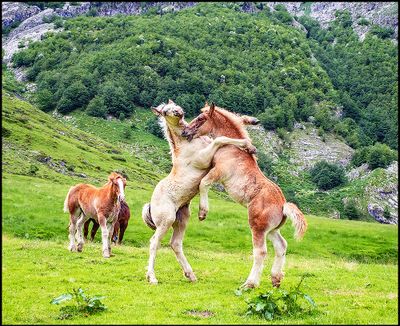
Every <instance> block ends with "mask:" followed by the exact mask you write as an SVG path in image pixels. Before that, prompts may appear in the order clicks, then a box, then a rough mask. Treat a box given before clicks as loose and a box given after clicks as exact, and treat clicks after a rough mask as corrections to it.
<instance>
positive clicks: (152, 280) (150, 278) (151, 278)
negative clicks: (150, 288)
mask: <svg viewBox="0 0 400 326" xmlns="http://www.w3.org/2000/svg"><path fill="white" fill-rule="evenodd" d="M146 278H147V281H148V282H149V283H150V284H154V285H157V284H158V280H157V279H156V277H155V276H154V275H151V274H147V275H146Z"/></svg>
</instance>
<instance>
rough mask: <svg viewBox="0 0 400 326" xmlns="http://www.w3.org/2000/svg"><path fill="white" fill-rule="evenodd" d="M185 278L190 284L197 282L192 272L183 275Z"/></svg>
mask: <svg viewBox="0 0 400 326" xmlns="http://www.w3.org/2000/svg"><path fill="white" fill-rule="evenodd" d="M185 276H186V278H187V279H188V280H189V281H190V282H197V277H196V275H194V273H193V272H189V273H185Z"/></svg>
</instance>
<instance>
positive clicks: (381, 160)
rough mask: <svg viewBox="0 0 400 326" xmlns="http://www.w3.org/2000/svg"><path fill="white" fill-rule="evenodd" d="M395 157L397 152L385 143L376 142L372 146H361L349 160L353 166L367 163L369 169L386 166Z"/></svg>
mask: <svg viewBox="0 0 400 326" xmlns="http://www.w3.org/2000/svg"><path fill="white" fill-rule="evenodd" d="M396 159H397V152H396V151H394V150H392V149H391V148H390V147H389V146H387V145H386V144H381V143H376V144H375V145H373V146H367V147H362V148H360V149H358V150H356V151H355V152H354V154H353V157H352V159H351V162H352V164H353V165H354V166H360V165H361V164H363V163H368V166H369V168H370V169H371V170H374V169H376V168H379V167H380V168H386V167H387V166H389V165H390V164H391V163H392V162H393V161H395V160H396Z"/></svg>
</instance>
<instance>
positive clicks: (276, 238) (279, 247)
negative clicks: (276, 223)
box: [268, 230, 287, 287]
mask: <svg viewBox="0 0 400 326" xmlns="http://www.w3.org/2000/svg"><path fill="white" fill-rule="evenodd" d="M268 239H269V240H271V242H272V245H273V246H274V250H275V258H274V262H273V264H272V269H271V281H272V285H273V286H274V287H279V286H280V285H281V281H282V279H283V277H284V275H285V274H284V272H283V266H284V265H285V259H286V248H287V242H286V240H285V239H284V238H283V237H282V235H281V234H280V232H279V230H272V231H271V232H270V233H268Z"/></svg>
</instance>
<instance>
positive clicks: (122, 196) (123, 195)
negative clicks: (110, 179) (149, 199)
mask: <svg viewBox="0 0 400 326" xmlns="http://www.w3.org/2000/svg"><path fill="white" fill-rule="evenodd" d="M117 182H118V187H119V198H120V199H121V200H123V199H125V194H124V183H123V182H122V180H121V179H118V180H117Z"/></svg>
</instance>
